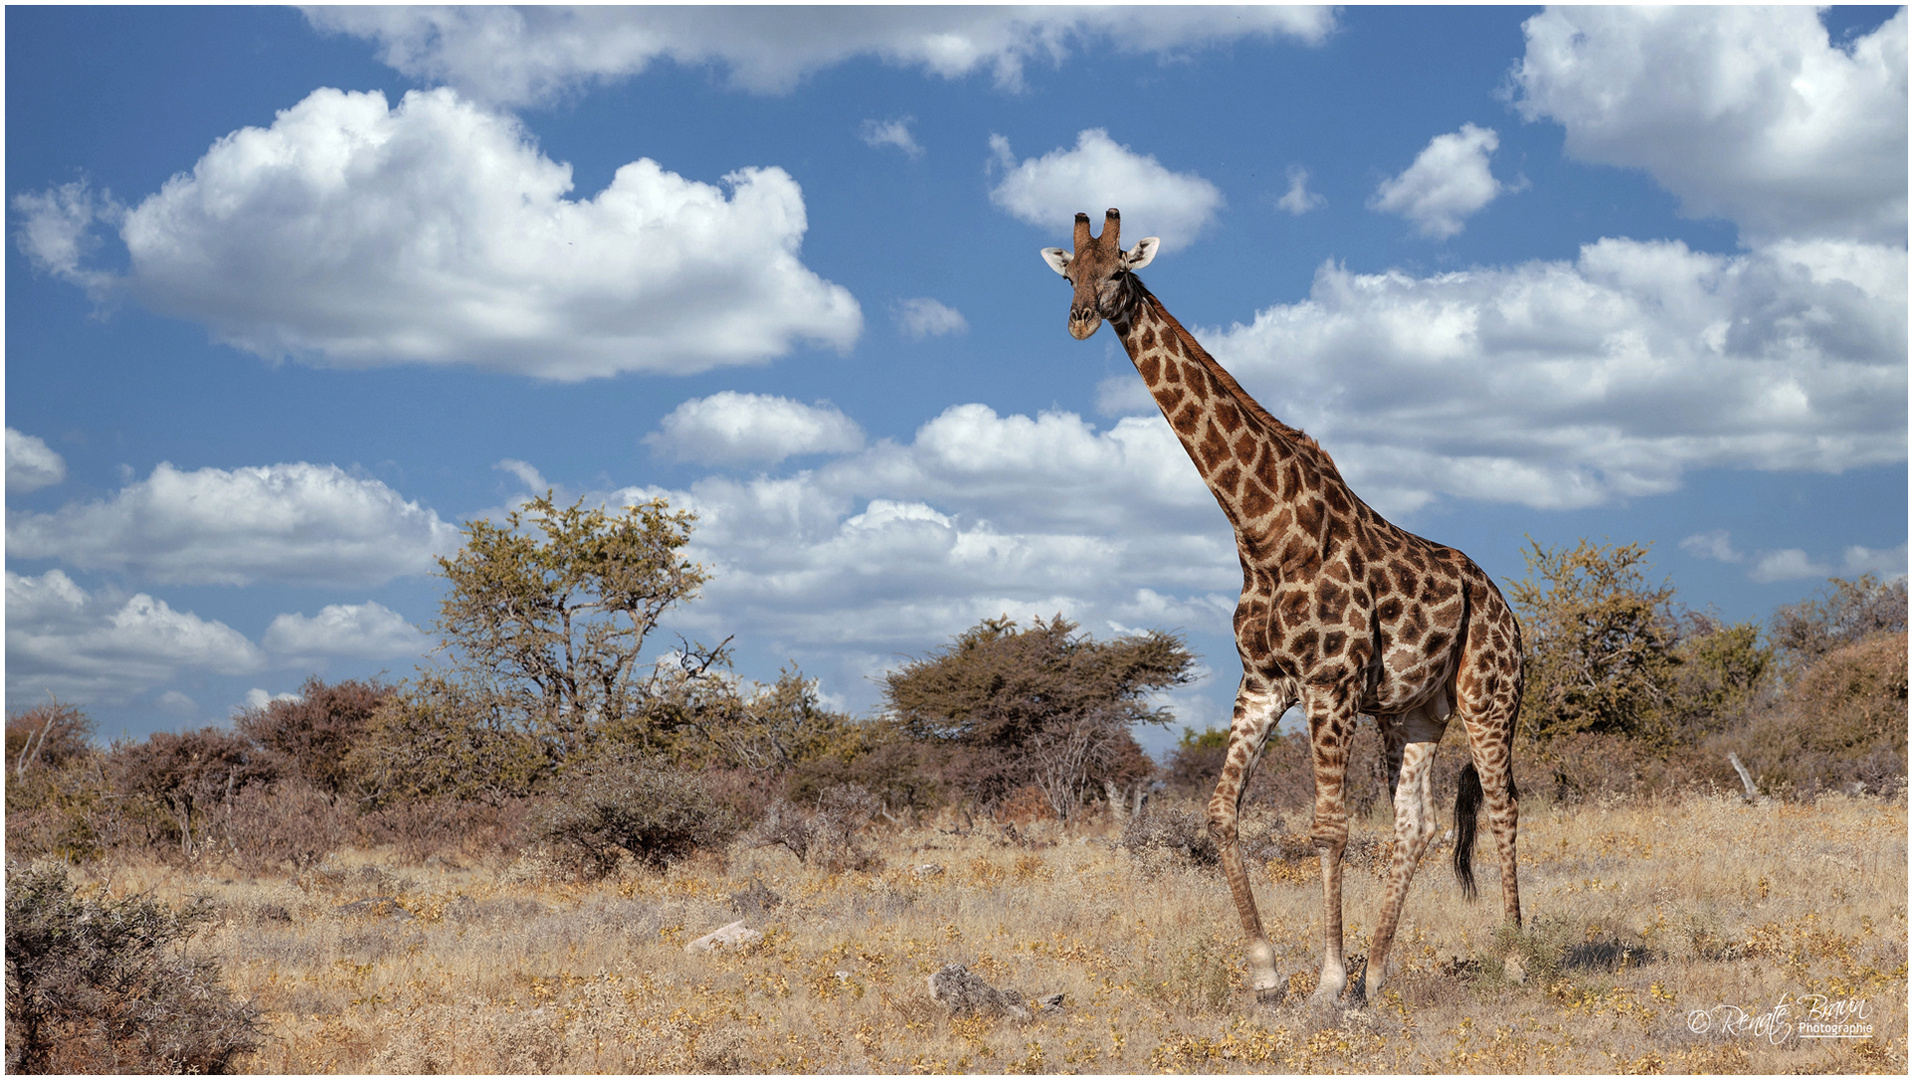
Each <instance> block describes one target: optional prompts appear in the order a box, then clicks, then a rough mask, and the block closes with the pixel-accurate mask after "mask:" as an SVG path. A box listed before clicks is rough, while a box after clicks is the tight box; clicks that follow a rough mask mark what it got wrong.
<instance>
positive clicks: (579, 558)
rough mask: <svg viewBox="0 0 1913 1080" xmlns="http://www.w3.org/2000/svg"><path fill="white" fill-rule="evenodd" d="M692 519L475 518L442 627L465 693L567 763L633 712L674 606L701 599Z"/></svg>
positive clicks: (580, 510) (665, 507) (670, 515)
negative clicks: (642, 669)
mask: <svg viewBox="0 0 1913 1080" xmlns="http://www.w3.org/2000/svg"><path fill="white" fill-rule="evenodd" d="M695 520H696V519H695V515H693V514H691V513H689V512H688V511H672V510H671V509H670V506H669V504H668V503H666V502H665V501H664V500H663V499H654V500H652V501H650V502H645V503H639V504H637V505H635V506H629V507H626V508H625V509H624V510H623V511H622V512H621V513H618V514H615V515H613V514H607V513H606V512H605V511H604V510H603V509H601V508H596V507H593V508H591V509H586V508H585V506H584V503H583V501H582V500H580V501H579V502H577V503H574V504H573V505H571V506H569V507H559V506H556V505H554V504H553V502H552V498H551V493H550V492H546V493H545V495H544V496H543V497H541V498H537V499H533V500H532V501H531V502H529V503H527V504H525V506H524V507H522V508H521V509H519V510H516V511H513V512H512V513H511V515H510V516H509V517H507V518H506V520H505V523H504V524H503V525H494V524H492V523H491V522H487V521H473V522H470V523H468V524H467V525H466V526H465V528H464V533H465V546H464V547H463V548H462V549H461V550H460V551H459V553H458V554H457V555H456V556H453V557H452V558H449V559H447V558H441V559H439V566H440V568H441V571H442V572H443V574H444V576H445V578H446V579H447V580H448V581H449V582H450V583H451V588H450V590H449V591H448V592H447V593H446V596H445V599H444V600H443V601H442V602H441V604H440V609H439V620H438V624H437V627H436V629H437V630H438V632H439V633H440V634H441V635H443V637H444V641H445V646H446V648H447V650H448V651H449V653H450V655H451V657H452V662H453V665H454V667H455V669H456V670H457V671H458V672H459V674H460V675H461V676H463V679H462V681H463V682H465V683H466V684H467V689H468V690H481V691H483V692H485V693H488V694H489V695H492V696H494V697H495V698H496V699H497V700H498V702H499V704H500V705H502V706H503V707H504V709H505V710H506V711H507V712H510V713H513V714H516V715H519V716H522V717H523V718H524V720H525V722H526V724H527V726H528V727H529V728H530V730H531V731H532V732H533V733H534V734H535V735H536V736H537V737H538V738H539V740H540V741H541V742H544V743H546V744H547V745H548V746H549V747H550V748H551V751H552V752H553V753H554V754H555V755H556V756H558V757H560V758H569V757H571V756H573V755H575V754H577V753H580V752H582V751H583V750H585V749H586V748H587V746H588V744H589V743H590V742H591V741H592V739H593V738H594V737H595V736H596V735H597V734H599V733H601V732H602V731H604V730H605V728H606V727H607V726H608V725H609V724H611V723H613V722H616V721H621V720H623V719H624V718H626V717H627V716H628V715H629V714H631V713H632V712H633V711H634V704H635V702H636V701H637V700H638V699H639V698H641V697H642V693H643V691H642V686H641V682H642V680H641V679H640V675H639V668H638V654H639V652H640V651H641V650H642V649H643V648H644V640H645V638H646V636H648V635H649V634H650V633H651V631H652V630H653V629H655V628H656V626H657V622H658V619H659V617H660V616H662V615H663V614H664V612H665V611H666V610H668V609H669V608H670V607H671V606H672V605H674V604H677V603H679V602H681V601H684V600H688V599H691V598H692V597H694V596H696V595H697V590H698V588H699V586H701V585H702V584H703V583H704V581H705V579H706V575H705V572H704V569H703V568H702V567H700V566H698V565H697V564H696V563H694V562H691V561H690V560H688V559H685V558H684V557H683V556H682V554H681V549H682V548H683V547H684V546H685V545H686V544H687V543H689V542H690V538H691V528H692V524H693V522H694V521H695Z"/></svg>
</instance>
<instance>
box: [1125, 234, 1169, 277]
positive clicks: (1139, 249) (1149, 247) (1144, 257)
mask: <svg viewBox="0 0 1913 1080" xmlns="http://www.w3.org/2000/svg"><path fill="white" fill-rule="evenodd" d="M1159 243H1161V241H1160V240H1157V239H1156V238H1155V237H1153V236H1145V237H1143V238H1142V239H1141V240H1138V241H1136V246H1135V247H1133V248H1130V249H1129V250H1128V251H1125V252H1123V269H1125V270H1140V269H1142V268H1143V267H1145V266H1148V265H1149V260H1151V259H1153V258H1155V257H1156V245H1157V244H1159Z"/></svg>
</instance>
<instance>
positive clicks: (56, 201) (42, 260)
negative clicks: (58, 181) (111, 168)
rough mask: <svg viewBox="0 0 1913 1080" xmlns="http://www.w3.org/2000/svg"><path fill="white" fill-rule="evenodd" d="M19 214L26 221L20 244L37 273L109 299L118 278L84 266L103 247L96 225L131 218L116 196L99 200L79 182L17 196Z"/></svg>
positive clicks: (102, 196)
mask: <svg viewBox="0 0 1913 1080" xmlns="http://www.w3.org/2000/svg"><path fill="white" fill-rule="evenodd" d="M13 209H14V210H15V211H16V212H18V213H19V215H20V219H21V221H20V229H19V231H18V232H17V233H15V234H14V239H15V241H16V242H17V243H18V244H19V245H20V251H21V253H22V254H24V255H26V257H27V261H28V262H29V263H30V264H32V266H33V268H34V269H35V270H38V271H40V272H41V273H46V274H52V275H54V276H55V277H59V278H64V279H65V280H67V281H70V282H72V283H73V284H75V285H78V286H80V287H81V288H84V289H86V290H87V291H88V292H89V293H92V294H94V296H95V298H96V299H103V298H104V296H105V294H106V291H107V290H108V289H110V286H111V283H112V275H111V274H105V273H101V272H100V271H97V270H89V269H87V268H85V267H83V266H81V265H80V264H81V263H82V262H83V261H84V260H85V259H86V257H87V256H88V255H90V254H92V253H93V252H94V251H95V250H97V249H98V248H99V246H100V240H99V237H97V236H94V235H93V233H92V227H93V223H94V222H95V221H107V222H113V221H117V220H119V219H120V218H121V217H123V216H124V215H125V213H126V208H125V207H123V206H121V205H119V204H118V203H117V202H114V201H113V198H112V196H111V195H108V194H100V195H95V194H94V193H93V189H92V187H91V185H89V184H88V183H87V182H86V181H84V180H75V181H73V182H72V183H70V184H62V185H61V186H59V187H56V188H52V189H50V190H47V191H37V192H27V193H25V194H21V195H16V196H14V199H13Z"/></svg>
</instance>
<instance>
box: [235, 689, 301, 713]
mask: <svg viewBox="0 0 1913 1080" xmlns="http://www.w3.org/2000/svg"><path fill="white" fill-rule="evenodd" d="M303 700H305V699H304V698H302V697H300V696H299V695H298V694H274V693H270V692H268V691H266V690H262V689H260V688H259V687H257V686H255V687H253V688H252V689H250V690H248V691H246V699H245V701H244V703H243V706H242V707H244V708H247V709H263V708H265V707H266V706H268V705H270V704H272V703H273V702H275V701H303Z"/></svg>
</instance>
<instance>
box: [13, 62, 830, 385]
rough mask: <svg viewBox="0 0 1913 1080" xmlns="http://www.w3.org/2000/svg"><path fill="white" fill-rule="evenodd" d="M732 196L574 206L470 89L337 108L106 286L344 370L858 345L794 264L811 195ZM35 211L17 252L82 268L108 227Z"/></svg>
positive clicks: (173, 213)
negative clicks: (81, 241) (85, 250)
mask: <svg viewBox="0 0 1913 1080" xmlns="http://www.w3.org/2000/svg"><path fill="white" fill-rule="evenodd" d="M723 184H724V186H723V187H718V186H716V185H712V184H707V183H702V182H699V181H695V180H690V179H686V178H685V177H682V176H679V175H677V174H676V173H672V172H669V171H667V170H666V169H664V168H663V167H662V166H661V165H659V164H658V163H657V162H654V161H651V160H650V159H648V158H641V159H639V160H637V161H634V162H631V163H630V164H627V165H624V166H622V167H621V168H619V169H618V171H617V172H616V174H615V175H614V177H613V179H612V181H611V184H610V186H609V187H607V188H605V189H604V190H603V191H601V192H599V193H598V194H597V195H596V196H594V197H592V198H590V199H584V200H579V199H572V198H568V197H567V193H568V192H570V190H571V187H572V182H571V168H570V166H568V165H565V164H561V163H559V162H554V161H552V160H550V159H549V158H546V157H545V156H544V155H543V154H542V153H540V152H539V150H538V148H537V146H536V145H535V144H534V142H533V141H532V139H531V138H530V136H529V135H528V134H527V133H526V132H525V131H524V129H523V128H522V127H521V126H520V125H519V124H518V123H517V121H515V120H513V119H511V118H510V117H508V116H505V115H502V114H498V113H494V112H489V111H487V110H485V109H483V108H481V107H479V106H476V105H474V104H472V103H471V102H469V101H465V100H462V99H461V98H459V97H458V95H457V94H455V93H454V92H453V91H451V90H445V89H440V90H434V91H425V92H417V91H415V92H412V93H408V94H407V95H405V98H404V99H403V100H402V101H401V102H400V103H399V105H398V107H397V108H388V107H387V103H386V99H385V96H384V95H383V94H381V93H377V92H373V93H342V92H340V91H338V90H331V89H321V90H316V91H314V92H313V93H312V94H311V95H309V96H308V97H307V98H306V99H305V100H304V101H302V102H300V103H299V104H297V105H295V106H293V107H292V108H290V109H286V110H284V111H282V112H280V113H279V115H278V118H277V119H276V120H275V121H274V122H273V124H272V126H271V127H269V128H242V129H240V130H239V131H235V132H233V133H231V134H229V135H227V136H225V137H224V138H221V139H220V140H219V141H217V142H215V143H214V144H213V145H212V147H211V148H210V149H208V150H207V152H206V154H205V156H204V157H202V158H200V160H199V162H198V163H197V164H196V165H194V167H193V170H192V172H191V173H186V174H181V175H178V176H175V177H174V178H173V179H171V180H169V181H168V182H167V183H166V185H165V186H164V187H163V188H161V189H160V191H159V192H157V193H156V194H153V195H151V196H148V197H147V198H146V199H144V200H142V201H141V202H140V203H139V204H138V205H137V206H134V207H132V208H131V209H130V210H127V211H126V212H125V213H124V214H123V215H122V216H121V217H120V218H119V228H120V236H121V239H122V240H124V242H125V244H126V247H127V250H128V252H129V254H130V256H131V267H130V269H129V271H128V272H127V274H126V275H125V276H124V277H120V278H113V279H112V281H111V284H112V286H113V288H114V289H116V290H119V291H123V292H126V293H128V294H130V295H132V296H134V297H136V298H137V299H138V300H139V301H140V302H141V303H144V304H145V305H147V306H148V307H150V308H152V309H154V310H156V311H159V312H162V313H166V314H170V315H177V316H180V317H182V318H187V319H192V320H195V321H198V322H202V323H205V324H206V325H208V326H209V327H211V329H212V332H213V334H214V336H215V337H216V338H217V339H218V340H219V341H222V342H225V343H227V344H230V345H233V346H235V347H237V348H240V349H244V350H246V351H248V352H252V353H256V354H258V355H260V356H263V357H267V358H271V359H279V358H284V357H292V358H297V359H302V360H308V361H313V362H317V363H326V364H333V365H339V366H347V367H354V366H368V365H377V364H388V363H420V364H455V363H456V364H472V365H476V366H479V367H483V368H488V369H492V370H500V371H512V372H519V373H523V374H528V375H534V376H538V377H541V378H548V379H560V380H575V379H583V378H590V377H593V376H604V375H611V374H615V373H617V372H620V371H670V372H696V371H702V370H706V369H709V368H712V367H716V366H720V365H726V364H750V363H761V362H764V361H767V360H770V359H772V358H774V357H777V356H780V355H782V354H784V353H786V352H788V351H790V350H791V349H792V348H795V347H796V346H797V345H798V344H799V343H800V342H807V343H811V344H819V345H827V346H832V347H836V348H840V349H842V348H848V347H849V346H850V345H851V344H852V343H854V342H855V341H856V339H857V336H858V334H859V332H860V331H861V328H862V315H861V313H860V311H859V309H858V306H857V302H856V301H855V300H854V299H853V298H852V297H851V295H850V294H849V293H848V292H847V291H845V290H844V289H843V288H842V287H841V286H838V285H834V284H831V283H830V282H828V281H825V280H824V279H822V278H820V277H818V276H817V275H816V274H815V273H813V272H812V271H810V270H809V269H808V268H806V267H805V266H804V265H803V263H802V262H801V261H800V260H799V258H798V248H799V245H800V242H801V240H802V239H803V235H804V231H805V229H806V219H805V212H804V201H803V194H802V192H801V191H800V190H799V188H798V186H797V183H796V182H795V181H794V180H792V179H791V177H790V175H789V174H788V173H786V172H784V171H783V170H782V169H779V168H775V167H765V168H743V169H739V170H737V171H736V172H733V173H730V174H729V175H727V176H726V177H724V180H723ZM64 190H65V189H61V191H64ZM36 198H40V199H41V201H40V202H38V203H33V204H31V205H25V206H24V207H23V209H24V212H25V216H26V227H25V229H24V230H23V232H22V241H21V243H22V247H23V248H24V249H25V250H26V251H27V252H28V253H29V254H30V255H32V256H33V257H34V258H35V260H36V262H42V263H46V264H47V265H50V266H56V267H64V266H72V267H76V268H77V267H78V265H79V264H78V259H79V257H80V256H79V254H77V253H75V252H76V248H75V244H74V243H70V242H68V240H67V239H65V238H66V237H67V235H68V234H69V233H71V232H73V230H74V228H75V227H76V226H75V221H76V220H79V219H81V218H84V217H85V215H86V214H88V213H90V212H91V211H90V210H89V209H88V207H87V206H86V205H83V204H82V205H78V206H77V208H76V206H75V204H74V203H73V201H72V200H71V199H67V198H66V197H65V196H63V195H60V194H59V193H57V192H56V193H49V194H48V195H46V196H42V197H36ZM84 273H93V272H92V271H85V272H84ZM75 274H82V271H81V270H79V269H75V270H73V271H72V272H71V273H69V274H68V276H74V275H75Z"/></svg>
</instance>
